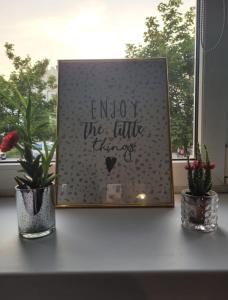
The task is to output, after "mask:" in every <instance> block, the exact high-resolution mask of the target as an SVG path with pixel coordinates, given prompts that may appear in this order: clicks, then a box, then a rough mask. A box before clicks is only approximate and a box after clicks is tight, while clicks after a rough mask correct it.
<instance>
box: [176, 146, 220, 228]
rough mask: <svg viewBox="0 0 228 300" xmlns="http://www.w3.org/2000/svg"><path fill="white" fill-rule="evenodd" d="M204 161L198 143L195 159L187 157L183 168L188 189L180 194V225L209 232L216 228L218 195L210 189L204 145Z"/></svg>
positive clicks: (212, 166) (209, 167) (208, 161)
mask: <svg viewBox="0 0 228 300" xmlns="http://www.w3.org/2000/svg"><path fill="white" fill-rule="evenodd" d="M204 150H205V161H203V159H202V153H201V151H200V147H199V144H197V147H196V160H194V161H193V162H192V163H191V162H190V160H189V156H188V157H187V165H186V166H185V169H186V170H187V172H188V186H189V188H188V190H184V191H182V193H181V195H182V197H181V220H182V225H183V227H185V228H188V229H196V230H201V231H204V232H210V231H213V230H215V229H216V228H217V218H218V217H217V210H218V200H219V198H218V195H217V193H216V192H214V191H212V180H211V170H212V169H214V168H215V164H214V163H211V162H210V159H209V155H208V151H207V147H206V146H205V145H204Z"/></svg>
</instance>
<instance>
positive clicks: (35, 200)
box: [16, 185, 55, 239]
mask: <svg viewBox="0 0 228 300" xmlns="http://www.w3.org/2000/svg"><path fill="white" fill-rule="evenodd" d="M16 204H17V217H18V230H19V234H20V235H21V236H22V237H24V238H27V239H34V238H40V237H43V236H46V235H48V234H50V233H52V232H53V231H54V230H55V202H54V186H53V185H50V186H48V187H44V188H37V189H19V188H18V187H16Z"/></svg>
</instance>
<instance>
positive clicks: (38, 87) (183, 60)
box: [0, 0, 195, 161]
mask: <svg viewBox="0 0 228 300" xmlns="http://www.w3.org/2000/svg"><path fill="white" fill-rule="evenodd" d="M180 2H181V1H162V0H154V1H152V0H140V1H139V0H137V1H136V0H133V1H132V0H126V1H114V0H107V1H102V0H96V1H93V0H90V1H87V0H85V1H84V0H83V1H82V0H79V1H73V0H67V1H57V2H55V3H53V1H46V2H44V3H43V4H42V5H41V3H40V2H37V1H31V0H23V1H20V2H18V1H16V0H14V1H9V2H6V3H5V4H4V6H3V7H2V8H1V10H2V14H1V21H0V24H1V26H0V36H1V43H0V59H1V64H0V74H1V75H2V76H0V92H1V94H0V115H1V118H0V134H1V136H4V135H5V134H6V133H7V132H9V131H11V130H14V129H16V125H17V124H20V122H21V108H20V104H19V102H18V99H17V95H15V91H13V90H12V88H11V85H10V84H12V83H13V84H15V85H16V86H17V87H18V89H19V90H20V92H21V94H23V95H24V96H25V97H28V78H29V81H30V85H31V95H30V96H32V97H33V126H34V128H35V127H37V126H39V125H40V124H43V123H45V124H46V125H45V126H43V127H42V128H40V130H38V131H37V132H35V133H34V135H35V137H36V140H37V146H39V147H41V148H42V147H43V145H42V141H43V140H46V141H48V142H49V143H52V141H53V140H54V137H55V130H56V103H57V87H56V79H57V70H56V65H57V60H58V59H69V58H70V59H84V58H124V57H126V58H135V57H140V58H152V57H159V56H162V57H164V56H165V57H167V59H168V67H169V94H170V109H171V140H172V152H173V158H184V157H185V153H186V150H188V151H189V152H191V149H192V145H193V114H194V45H195V0H185V1H183V4H181V3H180ZM9 11H10V12H11V18H10V19H9V18H8V12H9ZM6 42H8V43H9V44H7V45H6V47H4V44H5V43H6ZM11 43H13V44H14V48H13V47H12V45H11ZM27 53H29V55H30V56H29V57H27V56H26V55H27ZM45 58H47V59H48V60H49V62H48V61H47V60H45ZM10 74H11V75H10ZM18 155H19V153H18V152H17V150H15V149H13V150H12V151H10V152H7V153H6V157H5V154H0V161H3V160H4V159H5V158H7V159H10V160H14V159H15V158H16V157H18Z"/></svg>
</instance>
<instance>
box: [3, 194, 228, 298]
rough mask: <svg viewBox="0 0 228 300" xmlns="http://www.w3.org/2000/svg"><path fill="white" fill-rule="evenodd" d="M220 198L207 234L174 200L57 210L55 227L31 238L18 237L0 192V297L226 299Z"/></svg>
mask: <svg viewBox="0 0 228 300" xmlns="http://www.w3.org/2000/svg"><path fill="white" fill-rule="evenodd" d="M220 199H221V201H220V209H219V228H218V230H217V231H216V232H213V233H210V234H203V233H199V232H191V231H185V230H183V229H182V228H181V225H180V202H179V200H178V199H177V201H176V207H175V208H156V209H149V208H140V209H130V208H127V209H58V210H57V212H56V213H57V220H56V221H57V231H56V233H54V234H52V235H50V236H48V237H46V238H42V239H37V240H33V241H29V240H24V239H20V238H18V234H17V218H16V208H15V202H14V201H9V200H8V201H5V200H4V199H3V198H2V199H1V201H0V219H1V245H2V246H1V252H0V285H1V296H2V298H3V299H13V298H14V297H15V296H17V299H24V300H27V299H31V294H33V299H34V300H38V299H44V300H46V299H56V300H58V299H64V298H67V299H74V298H78V299H85V300H86V299H101V300H102V299H110V300H112V299H119V300H122V299H125V300H127V299H131V300H132V299H133V300H134V299H137V300H139V299H140V300H143V299H154V297H155V295H156V300H161V299H168V298H170V299H180V295H184V299H185V300H190V299H191V300H192V299H196V300H197V299H208V300H210V299H216V298H217V299H225V298H224V297H225V296H224V295H226V294H227V293H228V286H227V276H228V252H227V249H228V219H227V214H228V195H225V194H223V195H220ZM205 249H206V250H205ZM199 282H200V284H199ZM12 287H14V288H12ZM33 291H34V293H33ZM35 291H36V293H35ZM47 291H48V292H47ZM18 297H19V298H18Z"/></svg>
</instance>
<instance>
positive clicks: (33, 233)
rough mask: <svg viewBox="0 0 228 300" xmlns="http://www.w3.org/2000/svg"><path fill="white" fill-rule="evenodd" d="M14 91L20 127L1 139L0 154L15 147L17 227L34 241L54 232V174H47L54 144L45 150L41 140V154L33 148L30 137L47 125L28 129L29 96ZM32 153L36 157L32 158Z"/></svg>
mask: <svg viewBox="0 0 228 300" xmlns="http://www.w3.org/2000/svg"><path fill="white" fill-rule="evenodd" d="M15 89H16V88H15ZM16 92H17V96H18V99H19V101H20V111H21V119H20V126H17V127H16V130H14V131H12V132H10V133H8V134H7V135H6V136H5V137H3V139H2V142H1V144H0V150H1V152H3V153H4V152H7V151H10V150H11V149H12V148H14V147H15V148H16V149H17V150H18V151H19V153H20V156H21V158H20V159H19V161H18V162H19V164H20V165H21V170H20V171H19V172H20V173H21V175H19V176H16V177H15V180H16V183H17V186H16V204H17V215H18V228H19V233H20V235H21V236H23V237H24V238H37V237H42V236H45V235H48V234H50V233H51V232H53V231H54V229H55V203H54V193H53V182H54V180H55V177H56V175H55V174H53V173H50V166H51V162H52V158H53V155H54V152H55V148H56V142H55V143H53V146H52V147H51V148H49V149H48V146H47V144H46V142H45V141H44V142H43V144H44V151H43V152H42V151H40V150H39V149H37V147H36V141H35V140H34V138H33V136H34V135H35V133H37V132H38V131H39V130H40V129H41V128H42V127H43V126H46V125H47V124H40V125H39V126H38V127H36V128H33V127H32V124H31V114H32V101H31V97H30V93H29V94H28V97H23V96H22V95H21V94H20V92H19V91H18V90H16ZM34 150H36V151H35V152H36V153H38V154H36V155H34ZM37 151H38V152H37Z"/></svg>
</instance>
